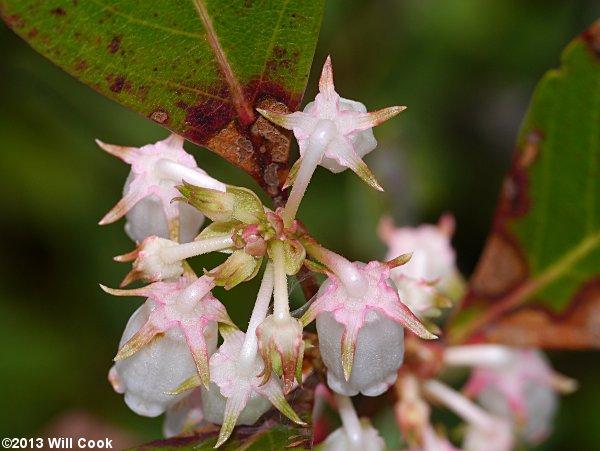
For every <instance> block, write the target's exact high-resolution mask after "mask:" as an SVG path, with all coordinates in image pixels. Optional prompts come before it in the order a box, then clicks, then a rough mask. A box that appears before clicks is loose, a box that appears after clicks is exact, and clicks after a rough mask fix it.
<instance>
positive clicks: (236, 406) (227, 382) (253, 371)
mask: <svg viewBox="0 0 600 451" xmlns="http://www.w3.org/2000/svg"><path fill="white" fill-rule="evenodd" d="M221 333H222V335H223V339H224V341H223V344H222V345H221V347H219V350H218V351H217V352H216V353H215V354H213V355H212V357H211V358H210V380H211V382H213V383H214V384H216V385H217V386H218V389H219V391H220V394H221V395H222V396H223V397H225V398H226V399H227V402H226V405H225V413H224V416H223V423H222V427H221V432H220V434H219V440H218V441H217V444H216V446H215V447H218V446H220V445H221V444H223V443H224V442H225V441H226V440H227V439H228V438H229V436H230V435H231V432H232V431H233V428H234V426H235V424H236V422H237V419H238V417H239V416H240V414H241V413H242V411H243V410H244V408H245V407H246V405H247V404H248V401H249V399H250V398H251V397H252V396H253V395H255V394H258V395H260V396H263V397H265V398H267V399H268V400H269V401H270V402H271V404H273V405H274V406H275V407H276V408H277V409H278V410H279V411H280V412H281V413H283V414H284V415H285V416H286V417H288V418H289V419H290V420H292V421H294V422H295V423H297V424H300V425H304V424H305V423H304V422H303V421H302V420H301V419H300V418H299V417H298V415H297V414H296V413H295V412H294V410H293V409H292V407H291V406H290V405H289V403H288V402H287V401H286V399H285V396H284V394H283V390H282V388H281V385H280V383H279V382H278V379H277V378H276V377H271V378H269V380H267V381H266V382H264V383H263V381H262V378H261V377H260V375H261V373H263V372H264V362H263V360H262V358H261V357H260V355H259V354H258V353H256V354H255V355H253V356H251V359H250V360H248V358H247V356H243V355H242V354H243V353H242V352H241V351H242V350H243V348H244V338H245V335H246V334H244V333H243V332H240V331H239V330H227V329H226V328H224V329H223V330H222V331H221ZM213 387H214V386H213ZM213 387H211V390H210V391H212V390H213ZM214 388H215V389H216V388H217V387H214ZM210 391H209V396H210V395H211V393H210Z"/></svg>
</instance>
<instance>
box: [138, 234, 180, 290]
mask: <svg viewBox="0 0 600 451" xmlns="http://www.w3.org/2000/svg"><path fill="white" fill-rule="evenodd" d="M177 245H178V243H176V242H175V241H171V240H167V239H165V238H159V237H157V236H150V237H148V238H146V239H145V240H144V241H142V244H140V246H139V248H138V250H137V253H136V255H137V258H136V259H135V261H134V262H133V269H132V271H131V273H130V275H128V276H127V278H126V280H127V279H130V280H128V281H129V282H130V281H132V280H135V279H143V280H147V281H151V282H155V281H157V280H167V279H175V278H177V277H179V276H181V275H182V274H183V262H182V261H181V260H169V259H165V258H164V256H163V254H162V251H163V250H164V249H168V248H170V247H176V246H177Z"/></svg>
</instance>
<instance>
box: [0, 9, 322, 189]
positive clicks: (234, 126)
mask: <svg viewBox="0 0 600 451" xmlns="http://www.w3.org/2000/svg"><path fill="white" fill-rule="evenodd" d="M322 3H323V0H294V1H291V0H261V1H241V0H240V1H233V2H232V1H224V0H180V1H172V0H153V1H151V2H149V1H144V0H129V1H121V2H111V1H108V0H85V1H83V0H81V1H78V0H55V1H52V2H46V1H41V0H0V15H1V16H2V18H3V19H4V21H5V22H6V23H7V24H8V25H9V26H10V27H11V28H12V29H13V30H14V31H15V32H16V33H17V34H18V35H19V36H21V37H22V38H23V39H24V40H26V41H27V42H28V43H29V44H30V45H31V46H32V47H33V48H34V49H35V50H37V51H38V52H40V53H41V54H42V55H44V56H45V57H47V58H48V59H50V60H51V61H52V62H54V63H55V64H57V65H58V66H60V67H62V68H63V69H64V70H66V71H67V72H68V73H70V74H71V75H73V76H74V77H76V78H78V79H79V80H81V81H83V82H84V83H86V84H88V85H90V86H91V87H93V88H94V89H96V90H97V91H99V92H100V93H102V94H104V95H106V96H108V97H110V98H112V99H114V100H116V101H117V102H119V103H121V104H123V105H125V106H127V107H129V108H131V109H133V110H134V111H137V112H138V113H141V114H143V115H144V116H147V117H148V118H150V119H152V120H153V121H155V122H157V123H158V124H160V125H162V126H164V127H166V128H168V129H169V130H172V131H174V132H176V133H178V134H180V135H182V136H184V137H185V138H187V139H189V140H190V141H193V142H195V143H198V144H201V145H204V146H206V147H208V148H210V149H211V150H213V151H215V152H216V153H218V154H220V155H222V156H223V157H225V158H227V159H228V160H229V161H231V162H233V163H234V164H236V165H238V166H239V167H241V168H243V169H244V170H245V171H246V172H248V173H250V174H251V175H253V176H254V177H255V178H256V179H257V180H258V181H259V183H260V184H261V185H262V186H263V187H265V188H266V189H267V191H268V192H269V194H271V195H276V194H277V193H278V191H279V189H278V187H279V185H280V184H281V183H283V181H284V180H285V175H286V172H287V160H288V153H289V142H290V140H289V136H290V135H289V134H288V133H283V132H281V131H280V130H279V129H278V128H276V127H275V126H273V125H272V124H270V123H269V122H268V121H267V120H266V119H264V118H262V117H258V116H259V115H258V114H257V113H256V111H255V108H256V107H261V108H265V109H269V110H275V111H282V112H285V111H289V110H296V109H297V108H298V106H299V104H300V101H301V98H302V95H303V93H304V88H305V85H306V81H307V78H308V73H309V69H310V66H311V63H312V58H313V53H314V49H315V46H316V41H317V35H318V30H319V26H320V22H321V14H322V6H323V5H322Z"/></svg>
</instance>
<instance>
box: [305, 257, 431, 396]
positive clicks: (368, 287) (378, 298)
mask: <svg viewBox="0 0 600 451" xmlns="http://www.w3.org/2000/svg"><path fill="white" fill-rule="evenodd" d="M316 249H317V247H315V246H308V247H307V250H308V252H309V253H311V254H312V255H315V256H316V258H319V259H320V260H321V261H322V262H323V263H325V264H327V265H328V266H329V268H330V270H331V271H332V272H330V273H329V274H328V276H329V277H328V279H327V280H326V281H325V282H324V283H323V285H322V286H321V288H320V289H319V292H318V293H317V296H316V300H315V301H314V302H313V304H312V305H311V306H310V307H309V308H308V310H307V311H306V313H305V314H304V316H303V317H302V319H301V320H302V322H303V323H304V324H305V325H306V324H309V323H310V322H311V321H312V320H314V319H315V318H316V319H317V332H318V334H319V349H320V352H321V356H322V358H323V361H324V363H325V365H326V366H327V369H328V372H327V378H328V379H327V380H328V385H329V386H330V387H331V388H332V389H333V390H334V391H336V392H338V393H342V394H344V395H347V396H354V395H355V394H357V393H358V392H361V393H363V394H365V395H368V396H377V395H379V394H381V393H383V392H384V391H386V390H387V388H389V386H390V385H391V384H393V383H394V382H395V380H396V378H397V370H398V368H399V367H400V365H401V364H402V358H403V351H404V345H403V334H404V331H403V327H406V328H408V329H409V330H410V331H412V332H413V333H415V334H417V335H419V336H420V337H421V338H425V339H434V338H436V336H435V335H433V334H432V333H431V332H429V331H428V330H427V329H426V328H425V327H424V326H423V325H422V324H421V323H420V322H419V320H418V319H417V317H416V316H415V315H414V314H413V313H412V312H411V311H410V310H409V309H408V308H407V307H406V306H405V305H404V304H403V303H402V302H401V300H400V299H399V297H398V293H397V291H396V290H395V289H394V288H393V287H392V286H391V285H390V283H389V280H388V279H389V276H390V265H389V264H386V263H381V262H378V261H372V262H370V263H369V264H368V265H366V266H364V265H361V264H358V263H350V262H348V261H347V260H345V259H343V258H342V257H341V256H338V255H337V254H333V253H331V252H330V251H325V250H323V249H322V248H320V250H316Z"/></svg>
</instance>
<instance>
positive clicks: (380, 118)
mask: <svg viewBox="0 0 600 451" xmlns="http://www.w3.org/2000/svg"><path fill="white" fill-rule="evenodd" d="M405 109H406V107H404V106H393V107H389V108H384V109H382V110H378V111H374V112H371V113H368V112H367V111H366V108H365V107H364V105H363V104H362V103H359V102H355V101H353V100H348V99H344V98H342V97H340V95H339V94H338V93H337V92H336V91H335V86H334V84H333V70H332V67H331V58H330V57H327V60H326V61H325V65H324V66H323V71H322V73H321V79H320V80H319V93H318V94H317V96H316V97H315V100H314V102H311V103H310V104H308V105H307V106H306V108H305V109H304V111H296V112H294V113H291V114H280V113H276V112H273V111H266V110H261V109H259V110H258V111H259V112H260V113H261V114H262V115H263V116H265V117H266V118H267V119H269V120H270V121H271V122H273V123H275V124H277V125H279V126H281V127H283V128H286V129H288V130H293V131H294V136H295V137H296V139H297V140H298V145H299V146H300V159H298V161H296V163H295V164H294V166H293V167H292V169H291V171H290V176H289V178H288V181H287V182H286V186H289V185H291V184H293V180H294V178H295V175H296V174H297V172H298V169H299V167H300V164H301V161H302V157H303V156H304V154H305V152H306V150H307V148H308V146H309V141H310V140H311V139H318V140H321V142H322V143H323V144H324V145H325V149H324V154H323V156H322V158H321V162H320V164H321V165H322V166H324V167H326V168H327V169H329V170H331V171H333V172H340V171H342V170H343V169H345V168H350V169H351V170H352V171H354V172H355V173H356V174H357V175H358V176H359V177H360V178H361V179H363V180H364V181H365V182H366V183H367V184H369V185H370V186H372V187H373V188H376V189H378V190H380V191H383V189H382V188H381V185H380V184H379V182H378V181H377V179H376V178H375V176H374V175H373V173H372V172H371V170H370V169H369V168H368V166H367V165H366V164H365V162H364V161H363V160H362V157H363V156H364V155H366V154H367V153H369V152H370V151H372V150H373V149H374V148H375V146H376V145H377V142H376V141H375V138H373V135H372V133H371V132H370V129H371V128H373V127H375V126H376V125H379V124H381V123H382V122H384V121H386V120H388V119H390V118H392V117H394V116H396V115H397V114H398V113H400V112H401V111H403V110H405ZM366 131H368V132H367V133H365V132H366ZM315 135H321V136H315Z"/></svg>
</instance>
